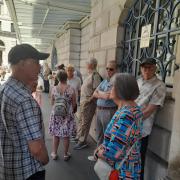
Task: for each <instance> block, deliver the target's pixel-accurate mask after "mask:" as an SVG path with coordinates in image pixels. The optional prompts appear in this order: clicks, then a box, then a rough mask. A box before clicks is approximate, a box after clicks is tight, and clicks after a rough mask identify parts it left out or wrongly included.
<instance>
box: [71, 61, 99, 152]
mask: <svg viewBox="0 0 180 180" xmlns="http://www.w3.org/2000/svg"><path fill="white" fill-rule="evenodd" d="M96 67H97V60H96V59H94V58H93V59H90V61H89V62H88V64H87V70H88V73H89V75H88V77H87V78H86V79H85V80H84V82H83V85H82V87H81V100H80V117H79V125H78V132H77V139H78V143H77V144H76V146H75V147H74V149H76V150H79V149H83V148H85V147H87V142H86V140H87V137H88V134H89V130H90V126H91V122H92V118H93V116H94V113H95V110H96V99H95V98H94V97H93V92H94V90H95V89H96V88H97V86H98V85H99V84H100V82H101V76H100V75H99V73H98V72H97V70H96Z"/></svg>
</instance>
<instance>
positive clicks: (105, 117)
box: [93, 61, 117, 146]
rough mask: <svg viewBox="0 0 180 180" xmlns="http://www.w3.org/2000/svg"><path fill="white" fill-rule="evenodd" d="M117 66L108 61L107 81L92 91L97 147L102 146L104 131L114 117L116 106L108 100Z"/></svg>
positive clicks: (113, 62)
mask: <svg viewBox="0 0 180 180" xmlns="http://www.w3.org/2000/svg"><path fill="white" fill-rule="evenodd" d="M116 68H117V64H116V62H115V61H109V62H108V63H107V66H106V71H107V79H104V80H103V81H102V82H101V83H100V85H99V86H98V87H97V88H96V90H95V91H94V94H93V96H94V97H95V98H97V113H96V116H97V120H96V138H97V146H99V145H100V144H102V142H103V139H104V131H105V130H106V127H107V125H108V123H109V121H110V120H111V118H112V116H113V115H114V113H115V111H116V109H117V106H116V104H115V103H114V102H113V100H111V99H110V97H109V96H110V91H111V88H112V83H111V81H112V77H113V75H114V74H115V73H116V72H117V69H116Z"/></svg>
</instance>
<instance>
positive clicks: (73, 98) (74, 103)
mask: <svg viewBox="0 0 180 180" xmlns="http://www.w3.org/2000/svg"><path fill="white" fill-rule="evenodd" d="M72 89H73V88H72ZM76 106H77V104H76V93H75V90H74V89H73V94H72V107H73V110H74V109H75V108H76Z"/></svg>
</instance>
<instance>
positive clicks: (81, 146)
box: [74, 142, 88, 150]
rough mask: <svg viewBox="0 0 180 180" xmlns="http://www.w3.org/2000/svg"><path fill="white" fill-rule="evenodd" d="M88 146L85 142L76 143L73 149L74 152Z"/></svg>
mask: <svg viewBox="0 0 180 180" xmlns="http://www.w3.org/2000/svg"><path fill="white" fill-rule="evenodd" d="M87 146H88V144H87V143H85V142H78V143H77V144H76V145H75V146H74V149H75V150H80V149H84V148H86V147H87Z"/></svg>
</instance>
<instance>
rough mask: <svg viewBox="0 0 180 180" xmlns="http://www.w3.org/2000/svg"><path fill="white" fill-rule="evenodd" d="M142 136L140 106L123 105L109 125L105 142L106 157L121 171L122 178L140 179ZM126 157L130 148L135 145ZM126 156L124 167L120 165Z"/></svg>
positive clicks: (103, 146) (103, 145) (102, 146)
mask: <svg viewBox="0 0 180 180" xmlns="http://www.w3.org/2000/svg"><path fill="white" fill-rule="evenodd" d="M141 137H142V112H141V110H140V107H139V106H123V107H122V108H121V109H118V110H117V111H116V113H115V114H114V116H113V118H112V119H111V121H110V123H109V124H108V126H107V129H106V131H105V135H104V142H103V144H102V145H101V148H103V149H104V151H103V156H104V158H105V159H106V160H107V161H108V162H109V163H110V164H112V165H113V166H114V167H115V169H118V170H119V172H120V176H119V178H120V179H123V180H125V179H126V180H127V179H133V180H138V179H140V172H141V156H140V146H141V145H140V141H139V140H138V139H140V138H141ZM134 143H135V145H134V147H133V148H132V150H131V152H130V154H129V155H128V157H126V154H127V153H128V151H129V149H130V148H131V147H132V146H133V144H134ZM125 157H126V160H125V161H124V163H123V165H122V167H121V168H120V167H119V165H120V163H121V161H122V160H123V159H124V158H125Z"/></svg>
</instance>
